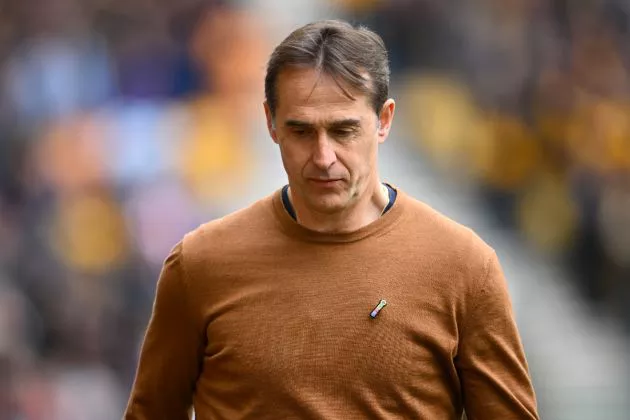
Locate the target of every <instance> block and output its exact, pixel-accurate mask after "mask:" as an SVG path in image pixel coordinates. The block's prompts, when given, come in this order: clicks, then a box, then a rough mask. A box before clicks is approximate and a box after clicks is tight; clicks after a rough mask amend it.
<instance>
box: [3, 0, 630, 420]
mask: <svg viewBox="0 0 630 420" xmlns="http://www.w3.org/2000/svg"><path fill="white" fill-rule="evenodd" d="M629 13H630V2H628V1H626V0H582V1H578V0H466V1H455V0H389V1H385V0H381V1H379V0H328V1H324V0H320V1H314V0H313V1H308V0H292V1H290V2H289V1H288V0H287V1H284V0H250V1H245V0H243V1H232V2H229V1H213V0H178V1H168V0H20V1H18V0H0V419H2V420H4V419H7V420H18V419H19V420H44V419H46V420H75V419H76V420H79V419H81V420H83V419H88V418H89V419H96V420H100V419H103V420H109V419H116V418H120V416H121V414H122V411H123V409H124V406H125V403H126V399H127V396H128V392H129V389H130V386H131V382H132V380H133V376H134V373H135V367H136V362H137V354H138V350H139V345H140V343H141V340H142V335H143V333H144V328H145V327H146V323H147V321H148V318H149V314H150V311H151V304H152V299H153V293H154V290H155V284H156V280H157V275H158V272H159V269H160V266H161V263H162V261H163V259H164V258H165V256H166V255H167V253H168V251H169V250H170V249H171V247H172V246H173V245H174V244H175V243H176V242H177V241H178V240H179V239H180V238H181V237H182V235H183V234H184V233H186V232H187V231H189V230H191V229H193V228H195V227H196V226H198V225H199V224H200V223H203V222H204V221H207V220H210V219H213V218H216V217H220V216H222V215H224V214H226V213H228V212H230V211H233V210H235V209H237V208H239V207H242V206H245V205H247V204H249V203H251V202H253V201H254V200H256V199H258V198H260V197H262V196H264V195H267V194H269V193H271V192H273V191H274V190H276V189H277V188H279V187H280V186H282V185H283V184H284V183H285V176H284V173H283V171H282V165H281V161H280V159H279V156H278V153H277V150H276V149H275V147H274V145H273V143H272V142H271V140H270V139H268V136H267V133H266V129H265V125H264V119H263V118H264V114H263V111H262V101H263V77H264V71H265V64H266V60H267V57H268V55H269V53H270V52H271V50H272V49H273V47H274V45H275V44H276V43H278V42H279V41H280V40H282V38H284V36H286V35H287V34H288V33H289V31H291V30H292V29H295V28H296V27H298V26H299V25H302V24H304V23H307V22H309V21H312V20H315V19H320V18H330V17H339V18H345V19H349V20H351V21H353V22H355V23H364V24H367V25H368V26H369V27H371V28H372V29H374V30H376V31H377V32H379V33H380V34H381V35H382V36H383V38H384V40H385V42H386V44H387V46H388V48H389V50H390V54H391V65H392V90H393V96H394V97H395V98H396V99H397V102H398V108H397V109H398V113H397V122H396V127H395V130H394V132H393V133H392V135H391V136H390V139H389V140H388V142H387V143H385V144H384V145H383V146H382V160H381V172H382V175H383V178H384V179H385V180H387V181H389V182H391V183H393V184H394V185H397V186H398V187H401V188H403V189H404V190H405V191H407V192H408V193H410V194H412V195H414V196H415V197H417V198H418V199H420V200H423V201H425V202H427V203H429V204H430V205H432V206H434V207H436V208H437V209H438V210H440V211H442V212H444V213H446V214H447V215H449V216H451V217H453V218H454V219H456V220H457V221H459V222H461V223H464V224H467V225H469V226H471V227H472V228H474V229H475V230H476V231H477V232H478V233H479V234H480V235H481V236H482V237H483V238H484V239H485V240H487V241H488V242H489V243H490V244H491V245H493V246H494V247H495V248H496V249H497V251H498V254H499V256H500V258H501V260H502V263H503V265H504V269H505V272H506V275H507V277H508V281H509V286H510V289H511V292H512V297H513V301H514V306H515V309H516V313H517V321H518V323H519V326H520V329H521V333H522V335H523V340H524V344H525V349H526V352H527V355H528V360H529V363H530V368H531V371H532V376H533V379H534V383H535V386H536V391H537V394H538V399H539V404H540V412H541V416H542V418H544V419H549V420H564V419H567V420H569V419H571V420H582V419H584V420H587V419H593V420H602V419H619V420H628V419H630V398H629V397H630V357H629V355H630V346H629V342H630V340H629V338H630V78H629V76H630V74H629V72H628V68H629V67H628V66H629V65H630V61H629V60H630V26H629V24H630V15H629Z"/></svg>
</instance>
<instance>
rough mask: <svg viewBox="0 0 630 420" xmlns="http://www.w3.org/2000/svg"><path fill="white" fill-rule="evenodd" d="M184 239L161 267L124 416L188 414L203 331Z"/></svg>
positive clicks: (178, 417) (176, 419) (140, 419)
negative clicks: (194, 302) (188, 276)
mask: <svg viewBox="0 0 630 420" xmlns="http://www.w3.org/2000/svg"><path fill="white" fill-rule="evenodd" d="M182 252H183V251H182V244H181V243H180V244H178V245H177V246H175V248H174V249H173V251H172V252H171V254H170V255H169V256H168V257H167V259H166V261H165V262H164V265H163V267H162V272H161V274H160V278H159V280H158V283H157V291H156V294H155V300H154V304H153V311H152V314H151V319H150V321H149V325H148V328H147V330H146V333H145V337H144V341H143V343H142V348H141V352H140V360H139V363H138V369H137V372H136V378H135V381H134V384H133V388H132V390H131V395H130V397H129V402H128V405H127V409H126V411H125V415H124V419H125V420H159V419H164V420H167V419H168V420H184V419H185V420H188V419H189V418H190V412H191V407H192V397H193V393H194V389H195V384H196V381H197V377H198V376H199V373H200V366H201V361H202V357H203V348H204V333H203V331H202V328H201V322H199V320H198V319H196V318H195V317H194V316H193V315H192V313H193V311H192V308H191V305H190V302H189V295H188V291H187V286H186V285H187V284H186V277H185V271H184V265H183V255H182Z"/></svg>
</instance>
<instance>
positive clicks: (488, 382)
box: [456, 252, 538, 420]
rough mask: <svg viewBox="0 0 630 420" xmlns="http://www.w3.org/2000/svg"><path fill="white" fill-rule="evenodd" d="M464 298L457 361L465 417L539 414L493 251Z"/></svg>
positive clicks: (514, 418) (510, 419) (518, 419)
mask: <svg viewBox="0 0 630 420" xmlns="http://www.w3.org/2000/svg"><path fill="white" fill-rule="evenodd" d="M467 300H468V302H469V303H468V305H467V306H468V307H467V310H466V313H465V314H464V320H463V324H464V325H463V328H462V330H461V333H460V334H461V335H460V345H459V351H458V355H457V358H456V364H457V368H458V370H459V374H460V381H461V386H462V393H463V397H464V408H465V411H466V416H467V418H468V420H493V419H503V420H533V419H538V414H537V409H536V398H535V395H534V390H533V386H532V383H531V380H530V377H529V372H528V367H527V361H526V360H525V353H524V350H523V346H522V343H521V339H520V336H519V333H518V330H517V327H516V323H515V320H514V315H513V311H512V304H511V301H510V297H509V294H508V289H507V284H506V281H505V278H504V275H503V272H502V270H501V266H500V264H499V261H498V258H497V256H496V254H495V253H494V252H492V253H491V255H490V257H489V258H488V259H487V260H486V264H485V270H484V273H483V275H482V277H481V280H480V282H479V283H477V282H475V283H474V288H473V290H472V291H471V294H470V295H469V297H468V299H467Z"/></svg>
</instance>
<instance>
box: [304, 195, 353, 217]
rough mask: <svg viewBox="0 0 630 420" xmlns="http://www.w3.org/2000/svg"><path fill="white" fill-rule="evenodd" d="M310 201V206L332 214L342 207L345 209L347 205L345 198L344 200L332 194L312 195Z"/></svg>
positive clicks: (318, 210)
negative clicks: (323, 195) (325, 195)
mask: <svg viewBox="0 0 630 420" xmlns="http://www.w3.org/2000/svg"><path fill="white" fill-rule="evenodd" d="M309 201H310V207H311V208H312V209H313V210H315V211H317V212H319V213H324V214H332V213H337V212H339V211H341V210H343V209H345V208H346V207H347V205H348V203H347V200H344V199H343V198H342V197H340V196H338V195H334V196H333V195H332V194H331V196H328V197H314V198H313V199H312V200H309Z"/></svg>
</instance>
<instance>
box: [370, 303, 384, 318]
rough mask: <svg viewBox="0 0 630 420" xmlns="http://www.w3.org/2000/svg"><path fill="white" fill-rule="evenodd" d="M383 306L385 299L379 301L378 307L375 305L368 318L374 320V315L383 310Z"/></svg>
mask: <svg viewBox="0 0 630 420" xmlns="http://www.w3.org/2000/svg"><path fill="white" fill-rule="evenodd" d="M385 305H387V301H386V300H385V299H381V301H380V302H379V303H378V305H376V308H374V310H373V311H372V313H371V314H370V317H371V318H376V315H378V313H379V312H381V309H383V308H384V307H385Z"/></svg>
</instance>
